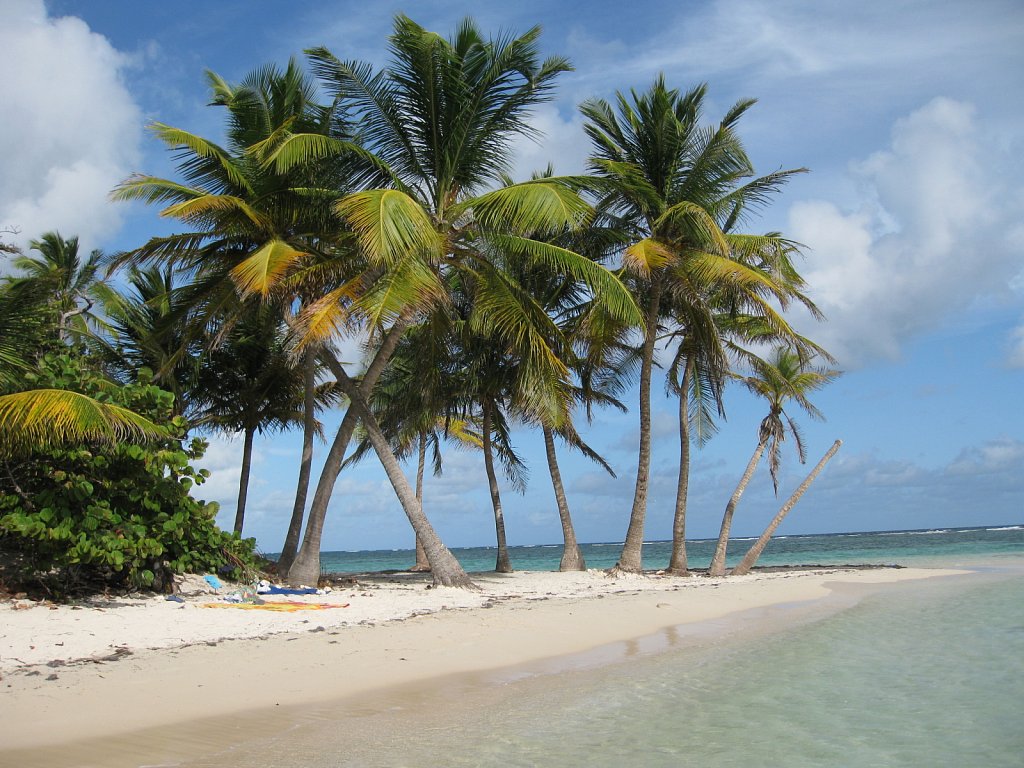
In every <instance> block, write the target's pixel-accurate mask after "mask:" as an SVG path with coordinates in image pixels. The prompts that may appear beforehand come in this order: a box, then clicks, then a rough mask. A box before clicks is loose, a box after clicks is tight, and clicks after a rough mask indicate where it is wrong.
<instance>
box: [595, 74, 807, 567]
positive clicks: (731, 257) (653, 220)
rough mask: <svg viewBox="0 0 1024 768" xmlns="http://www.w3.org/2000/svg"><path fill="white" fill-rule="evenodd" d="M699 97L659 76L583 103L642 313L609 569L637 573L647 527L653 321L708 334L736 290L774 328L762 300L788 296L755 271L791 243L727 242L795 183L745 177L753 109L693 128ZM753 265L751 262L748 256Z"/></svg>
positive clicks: (775, 239)
mask: <svg viewBox="0 0 1024 768" xmlns="http://www.w3.org/2000/svg"><path fill="white" fill-rule="evenodd" d="M705 93H706V87H705V86H704V85H700V86H698V87H696V88H693V89H692V90H690V91H689V92H687V93H685V94H682V93H680V92H679V91H676V90H674V89H670V88H668V87H667V86H666V85H665V81H664V78H663V77H659V78H658V79H657V80H656V81H655V83H654V84H653V86H652V87H651V88H650V89H649V90H648V91H646V92H645V93H637V92H635V91H632V92H631V94H630V96H629V97H627V96H625V95H623V94H621V93H620V94H618V95H617V99H616V108H615V109H613V107H612V106H611V105H610V104H609V103H608V102H606V101H604V100H601V99H595V100H591V101H588V102H585V103H584V104H583V105H582V106H581V108H580V109H581V111H582V113H583V115H584V117H585V118H586V120H587V122H586V123H585V126H584V129H585V130H586V132H587V135H588V136H589V137H590V140H591V142H592V154H591V160H590V166H591V168H592V170H593V171H594V173H595V174H596V176H597V181H598V189H599V190H600V192H601V199H600V201H599V203H598V211H599V213H600V214H601V216H602V220H603V221H605V222H606V223H609V224H614V225H616V226H618V227H620V228H621V229H622V231H623V233H624V236H625V238H626V240H627V243H628V245H627V247H625V248H624V250H623V251H622V264H623V269H624V271H625V272H626V274H627V275H628V276H629V278H630V280H631V283H632V285H633V288H634V293H635V295H636V297H637V299H638V303H640V304H641V306H642V307H643V309H644V332H643V341H642V345H641V361H640V362H641V365H640V445H639V455H638V465H637V477H636V487H635V491H634V497H633V506H632V511H631V514H630V523H629V529H628V531H627V534H626V541H625V544H624V546H623V549H622V555H621V557H620V559H619V563H618V565H617V566H616V567H617V569H619V570H622V571H631V572H638V571H640V570H641V568H642V546H643V527H644V518H645V515H646V510H647V490H648V483H649V477H650V454H651V404H650V397H651V374H652V369H653V367H654V356H655V354H654V353H655V346H656V343H657V339H658V336H659V330H660V328H661V321H662V319H663V317H665V316H666V315H669V316H670V314H671V313H670V312H669V311H668V310H669V309H670V308H671V307H672V306H673V305H674V306H675V307H678V306H680V305H682V304H685V305H687V306H688V315H689V316H690V317H691V319H692V318H694V317H699V318H700V319H701V321H700V322H696V323H692V326H693V332H694V333H701V332H707V333H710V332H711V330H712V329H713V322H712V321H711V314H712V313H711V309H710V307H709V306H708V296H709V295H713V294H714V293H716V292H727V293H728V292H737V291H742V292H743V293H744V294H745V295H746V297H747V299H746V300H747V301H750V302H755V303H757V304H759V305H760V306H761V307H762V309H763V311H764V312H765V314H766V315H768V316H770V317H772V318H778V314H777V313H776V312H775V311H774V310H772V309H771V307H770V305H769V304H768V301H767V299H766V298H765V297H766V296H767V297H771V298H772V299H774V300H776V301H778V302H780V303H782V304H783V305H784V304H785V303H786V302H787V301H788V300H789V298H790V297H789V294H788V291H787V288H786V286H785V285H783V284H780V283H779V282H778V281H777V280H775V279H774V278H773V275H772V274H771V272H769V271H768V270H765V269H763V268H761V267H759V266H758V265H757V261H759V260H767V261H772V260H773V259H774V257H773V254H778V253H782V252H785V251H787V250H788V249H789V248H790V247H791V245H792V244H790V243H788V242H787V241H785V240H784V239H783V238H781V237H779V236H776V235H763V236H753V235H741V234H736V233H735V232H733V230H734V228H735V226H736V225H737V224H738V223H739V222H741V221H742V219H743V216H744V213H745V211H747V210H749V209H752V208H755V207H757V206H758V205H760V204H763V203H765V202H767V200H768V199H769V198H770V196H771V194H772V193H773V192H775V191H777V190H778V189H779V187H780V186H781V185H782V184H783V183H784V182H785V181H786V180H787V179H788V178H789V177H790V176H791V175H792V174H794V173H799V172H801V171H802V169H798V170H792V171H778V172H776V173H773V174H769V175H767V176H763V177H760V178H753V179H751V177H752V176H753V168H752V166H751V164H750V161H749V160H748V158H747V156H746V153H745V152H744V150H743V146H742V144H741V142H740V141H739V138H738V137H737V135H736V133H735V126H736V123H737V122H738V120H739V118H740V117H741V116H742V115H743V113H744V112H746V110H747V109H749V108H750V106H751V105H752V104H753V103H754V102H753V101H750V100H747V101H741V102H739V103H737V104H736V105H735V106H733V107H732V108H731V109H730V110H729V111H728V112H727V113H726V115H725V117H724V118H723V119H722V120H721V122H720V123H719V125H718V126H717V127H715V128H706V127H703V126H701V124H700V123H701V112H702V105H703V100H704V96H705ZM755 255H756V256H757V258H754V256H755ZM695 343H697V344H699V345H700V346H702V347H705V348H706V352H705V354H706V355H708V356H709V357H718V358H719V359H720V361H719V365H720V367H723V368H724V361H722V360H721V358H722V355H721V353H720V351H717V350H716V342H715V340H714V339H713V338H702V337H697V338H696V339H695Z"/></svg>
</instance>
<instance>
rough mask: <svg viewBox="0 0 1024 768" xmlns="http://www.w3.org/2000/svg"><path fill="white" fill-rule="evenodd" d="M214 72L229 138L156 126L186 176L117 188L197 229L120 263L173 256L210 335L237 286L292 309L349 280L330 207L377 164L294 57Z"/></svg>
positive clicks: (309, 366)
mask: <svg viewBox="0 0 1024 768" xmlns="http://www.w3.org/2000/svg"><path fill="white" fill-rule="evenodd" d="M207 80H208V83H209V86H210V89H211V92H212V101H211V103H212V104H213V105H215V106H219V107H223V108H225V109H226V117H227V123H228V126H227V128H228V129H227V144H226V146H224V147H222V146H220V145H218V144H217V143H215V142H213V141H210V140H208V139H205V138H203V137H201V136H198V135H196V134H193V133H190V132H188V131H184V130H181V129H178V128H175V127H172V126H168V125H165V124H162V123H154V124H153V126H152V129H153V131H154V133H155V134H156V135H157V137H158V138H159V139H160V140H162V141H163V142H165V143H166V144H167V145H168V146H169V148H171V149H172V150H173V151H174V152H175V153H176V154H177V157H178V170H179V173H180V174H181V175H182V176H183V177H184V182H185V183H180V182H177V181H174V180H168V179H162V178H158V177H154V176H145V175H135V176H132V177H131V178H129V179H128V180H126V181H125V182H124V183H123V184H122V185H121V186H120V187H119V188H118V189H117V190H115V193H114V197H115V199H123V200H143V201H144V202H147V203H157V204H163V205H165V206H166V207H164V208H163V210H162V211H161V215H163V216H165V217H169V218H175V219H178V220H180V221H182V222H184V223H185V224H187V225H189V226H190V227H191V231H188V232H185V233H180V234H175V235H171V236H168V237H158V238H153V239H151V240H150V241H149V242H148V243H146V244H145V245H143V246H142V247H140V248H138V249H136V250H134V251H132V252H130V253H129V254H127V255H126V256H125V257H124V258H123V259H122V260H121V261H126V260H127V261H133V262H136V263H138V262H147V261H166V262H169V263H171V264H173V265H175V266H176V267H177V268H178V269H180V270H181V271H182V272H184V273H186V274H190V275H191V276H192V277H193V278H194V282H193V284H192V286H191V287H189V288H188V293H189V294H190V297H191V298H190V300H189V301H190V303H191V307H186V308H185V309H187V310H188V311H189V312H190V313H191V316H192V318H193V319H194V321H195V323H196V324H197V325H198V327H199V330H198V333H200V334H202V333H205V326H206V325H208V324H210V323H214V322H217V320H216V318H221V319H223V317H224V313H225V311H227V310H230V309H232V308H237V306H238V297H237V295H236V294H239V293H240V294H242V295H243V296H248V295H250V294H259V295H261V296H262V297H264V299H265V300H276V301H279V302H280V304H281V305H282V306H284V307H286V308H287V309H286V310H284V311H285V312H286V313H287V312H290V311H291V306H290V305H291V304H292V303H293V300H295V299H296V298H298V300H299V302H300V304H305V303H307V302H308V301H309V300H310V297H315V296H317V295H319V292H320V291H322V290H323V289H324V286H332V285H335V284H336V283H337V282H338V281H339V280H341V281H344V280H346V279H347V275H348V274H349V272H350V271H351V270H350V269H349V268H348V266H347V263H346V256H347V255H348V253H349V251H346V250H345V248H344V233H343V232H342V231H341V229H340V227H339V226H338V222H337V219H336V218H335V216H334V214H333V212H332V210H331V206H332V204H333V202H334V200H335V199H336V198H337V196H338V194H339V192H342V191H344V190H346V189H350V188H351V187H352V185H353V184H355V183H356V182H357V179H358V174H359V173H360V172H361V171H360V167H366V165H367V164H368V163H369V161H367V160H366V159H365V157H363V155H362V154H361V151H360V149H359V148H358V146H357V145H356V144H354V143H353V142H352V141H351V140H350V138H351V135H350V130H349V128H348V125H347V123H346V122H345V120H344V119H343V118H344V116H343V114H342V110H341V109H340V107H339V105H337V104H336V103H331V104H328V105H322V104H319V103H318V102H317V101H316V94H315V86H314V85H313V83H312V82H311V81H310V80H309V78H307V77H306V75H305V74H304V73H303V72H302V71H301V69H300V68H299V66H298V65H297V64H296V62H295V61H290V62H289V64H288V66H287V68H286V69H285V70H284V71H281V70H279V69H277V68H276V67H273V66H267V67H262V68H260V69H257V70H255V71H254V72H252V73H251V74H250V75H249V76H248V77H246V78H245V79H244V80H243V81H242V83H241V84H239V85H231V84H229V83H227V82H226V81H224V80H223V78H221V77H219V76H218V75H216V74H214V73H212V72H208V73H207ZM353 158H362V160H361V161H360V162H362V163H363V165H362V166H359V165H358V163H356V162H355V161H353ZM328 257H330V258H328ZM229 326H230V323H228V324H227V325H226V326H225V327H229ZM316 355H317V348H316V346H315V345H314V346H310V347H309V348H308V349H307V350H306V352H305V353H304V368H305V371H306V376H305V387H306V390H307V391H306V395H305V397H304V403H305V405H304V406H303V411H304V414H305V415H304V417H303V460H302V465H301V468H300V473H299V480H298V484H297V488H296V500H295V505H294V509H293V515H292V525H291V526H290V530H294V537H293V540H294V542H295V544H297V534H298V532H299V530H300V529H301V523H302V513H303V511H304V507H305V496H306V489H307V486H308V480H309V469H310V466H311V461H312V444H313V433H314V421H315V419H314V413H313V406H312V402H313V394H312V389H313V387H314V386H315V383H316V376H315V370H314V369H315V363H316V360H315V356H316Z"/></svg>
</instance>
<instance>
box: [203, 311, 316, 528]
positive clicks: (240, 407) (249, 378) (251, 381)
mask: <svg viewBox="0 0 1024 768" xmlns="http://www.w3.org/2000/svg"><path fill="white" fill-rule="evenodd" d="M286 337H287V327H286V326H284V324H283V323H282V322H281V321H280V319H279V317H278V316H277V314H276V312H275V311H274V310H273V308H272V307H266V306H262V307H256V308H252V309H249V310H248V311H247V312H246V313H245V314H244V315H242V316H241V317H240V318H234V319H233V320H232V323H231V327H230V329H229V330H228V331H227V332H226V333H225V334H224V336H223V338H222V339H221V340H220V341H219V343H217V344H216V345H215V346H214V347H213V348H212V349H209V350H207V351H206V353H205V354H204V355H203V356H202V359H201V367H200V371H199V375H198V386H197V387H196V392H197V395H196V405H197V418H196V421H195V424H196V426H199V427H207V428H212V429H215V430H219V431H222V432H228V433H237V432H241V433H242V435H243V442H242V446H243V447H242V470H241V475H240V478H239V485H238V502H237V506H236V510H235V524H234V530H235V532H236V533H241V532H242V526H243V523H244V520H245V506H246V499H247V496H248V487H249V473H250V469H251V466H252V449H253V442H254V439H255V437H256V435H257V433H258V434H263V433H264V432H266V431H268V430H283V429H288V428H289V427H291V426H293V425H295V424H301V423H302V422H303V413H302V407H303V399H304V391H305V384H306V376H305V371H304V370H303V368H302V367H301V366H296V365H295V364H294V362H293V361H292V360H291V358H290V356H289V354H288V349H287V347H286ZM320 394H321V404H323V400H324V399H326V401H328V402H329V401H330V400H331V399H332V394H331V392H330V390H324V391H322V392H321V393H320Z"/></svg>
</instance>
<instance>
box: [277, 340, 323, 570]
mask: <svg viewBox="0 0 1024 768" xmlns="http://www.w3.org/2000/svg"><path fill="white" fill-rule="evenodd" d="M302 364H303V366H304V368H305V371H304V372H305V382H304V386H305V392H304V393H303V397H302V461H301V463H300V464H299V480H298V484H297V485H296V488H295V504H294V505H293V506H292V519H291V521H290V522H289V523H288V533H287V535H286V536H285V539H284V546H283V547H281V556H280V557H279V558H278V559H277V572H278V574H279V575H281V576H284V575H287V573H288V569H289V568H291V567H292V562H293V561H294V560H295V554H296V553H297V552H298V551H299V536H300V535H301V534H302V518H303V516H304V515H305V513H306V497H307V495H308V494H309V477H310V474H311V473H312V468H313V438H314V436H315V432H316V403H315V396H316V354H315V353H314V352H313V350H312V349H307V350H306V352H305V355H304V357H303V360H302Z"/></svg>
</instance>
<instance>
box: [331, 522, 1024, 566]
mask: <svg viewBox="0 0 1024 768" xmlns="http://www.w3.org/2000/svg"><path fill="white" fill-rule="evenodd" d="M753 542H754V538H752V537H751V538H738V539H730V541H729V558H728V561H729V563H730V564H735V563H736V562H738V561H739V559H740V558H741V557H742V556H743V554H744V553H745V552H746V551H747V549H748V548H749V547H750V545H751V544H752V543H753ZM714 548H715V542H714V540H712V539H696V540H692V541H688V542H687V557H688V559H689V562H690V566H691V567H693V568H706V567H707V565H708V563H709V562H710V561H711V555H712V553H713V552H714ZM582 549H583V557H584V558H585V559H586V561H587V566H588V567H589V568H610V567H611V566H613V565H615V563H616V561H617V560H618V557H619V552H620V551H621V549H622V544H621V543H605V544H583V545H582ZM1021 551H1024V525H1006V526H990V527H980V528H939V529H933V530H921V531H880V532H865V533H833V534H816V535H805V536H779V537H776V538H774V539H772V541H771V543H770V544H769V545H768V547H767V549H765V551H764V553H763V554H762V555H761V558H760V559H759V560H758V564H759V565H806V564H818V563H824V564H833V563H875V564H892V563H900V564H915V565H921V564H926V563H927V562H930V561H936V560H938V559H945V558H950V557H952V558H965V557H975V556H989V555H998V554H999V553H1003V552H1021ZM452 552H453V553H454V554H455V556H456V557H457V558H458V559H459V562H461V563H462V565H463V567H464V568H465V569H466V570H467V571H486V570H491V569H493V568H494V560H495V550H494V547H456V548H454V549H452ZM509 553H510V557H511V559H512V567H513V568H514V569H515V570H517V571H552V570H558V561H559V559H560V558H561V556H562V547H561V545H559V544H539V545H536V546H530V547H510V548H509ZM671 553H672V543H671V542H668V541H652V542H647V543H645V544H644V567H645V568H651V569H658V568H666V567H668V560H669V556H670V555H671ZM320 558H321V568H322V569H323V570H324V571H328V572H342V573H361V572H366V571H388V570H402V569H404V568H408V567H409V566H411V565H412V564H413V563H414V562H415V561H416V558H415V553H414V552H412V551H411V550H376V551H370V552H323V553H321V556H320Z"/></svg>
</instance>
